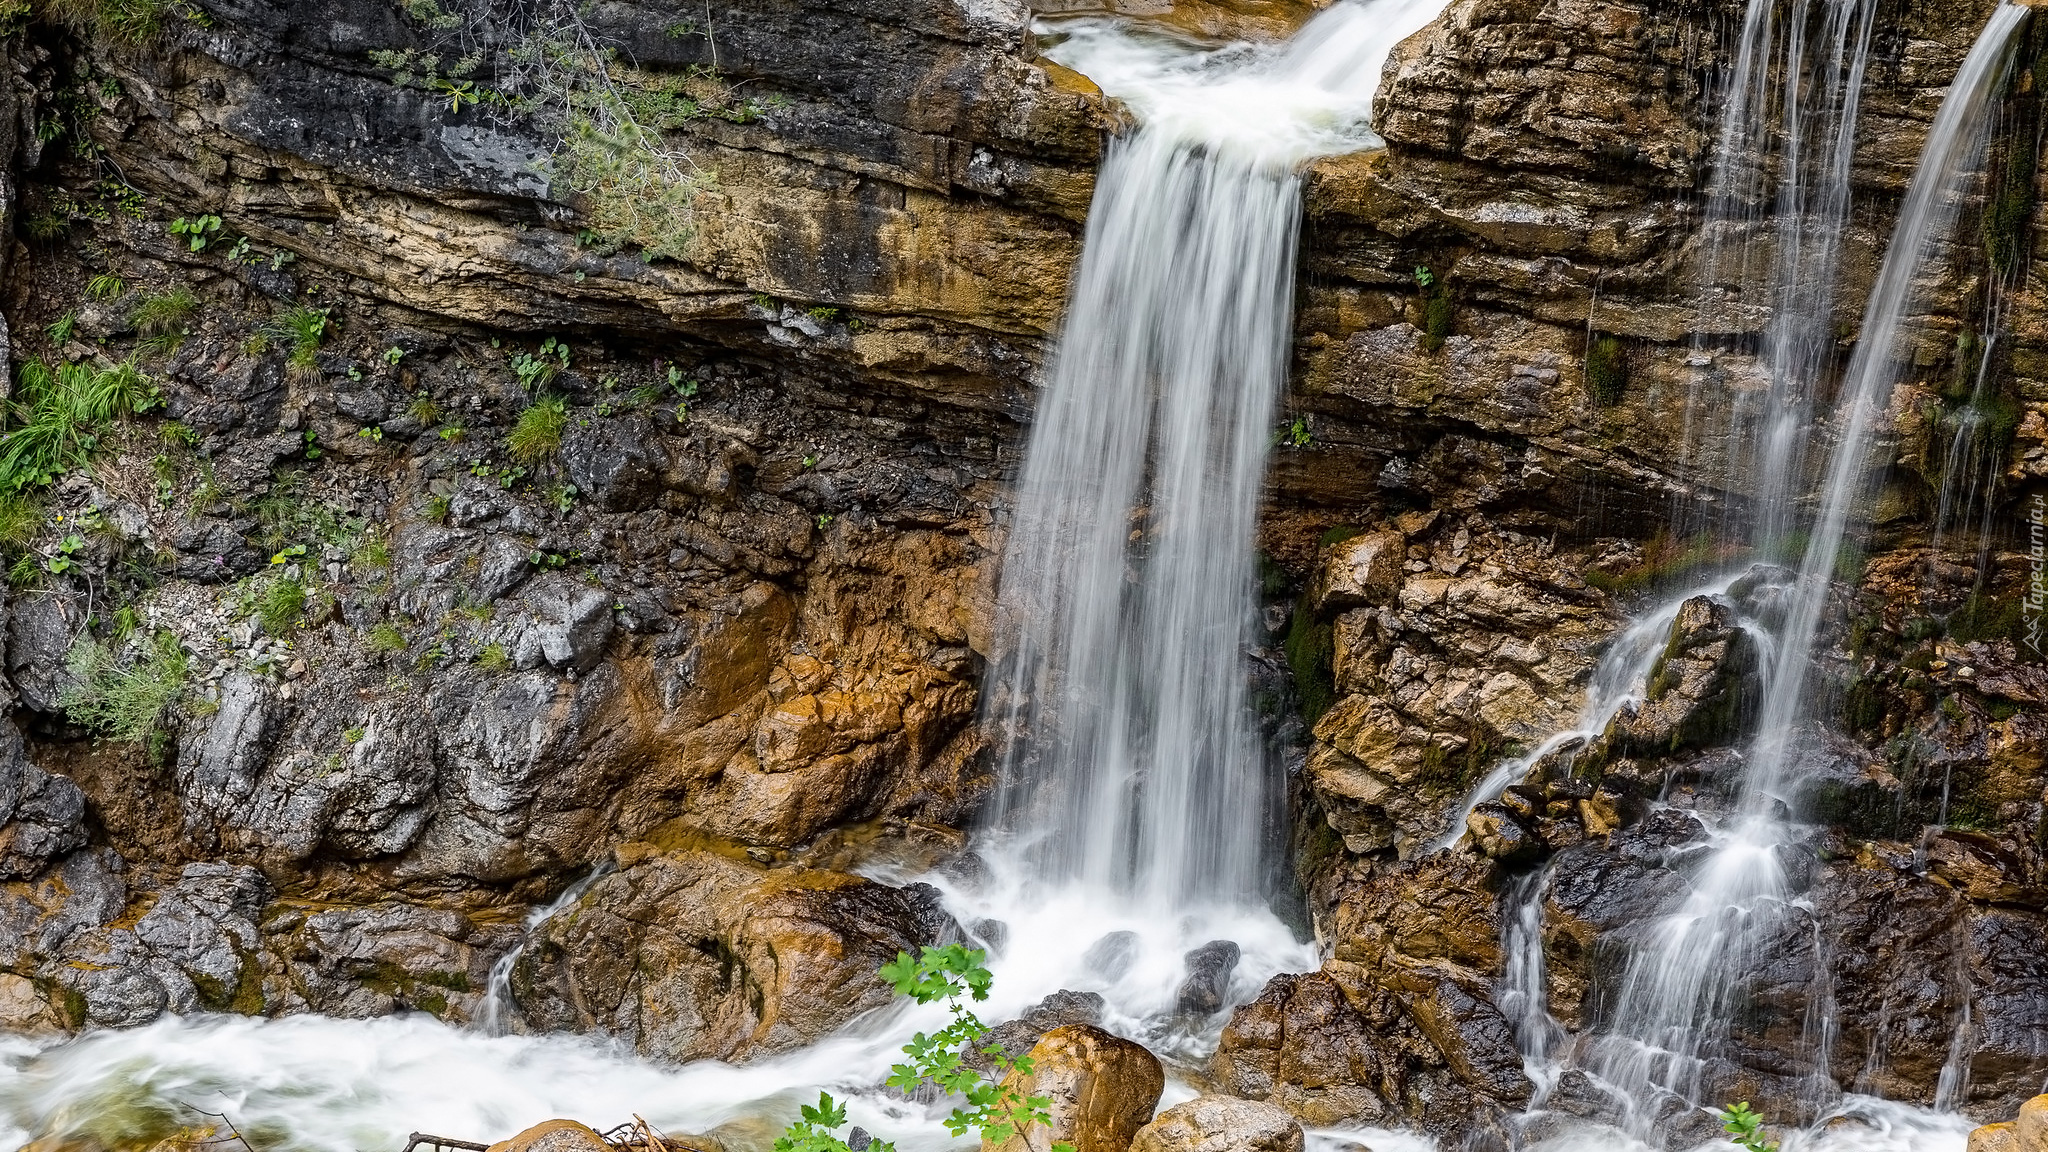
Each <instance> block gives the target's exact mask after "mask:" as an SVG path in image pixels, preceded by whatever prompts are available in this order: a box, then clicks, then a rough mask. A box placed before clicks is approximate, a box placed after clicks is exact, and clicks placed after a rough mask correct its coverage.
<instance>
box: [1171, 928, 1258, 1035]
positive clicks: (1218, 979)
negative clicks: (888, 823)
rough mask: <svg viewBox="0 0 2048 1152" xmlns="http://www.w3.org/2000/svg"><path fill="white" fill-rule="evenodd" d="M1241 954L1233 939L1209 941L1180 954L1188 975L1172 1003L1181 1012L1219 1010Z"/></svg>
mask: <svg viewBox="0 0 2048 1152" xmlns="http://www.w3.org/2000/svg"><path fill="white" fill-rule="evenodd" d="M1241 954H1242V953H1241V952H1240V950H1239V949H1238V946H1237V944H1236V942H1235V941H1231V940H1211V941H1209V942H1208V943H1207V944H1204V945H1202V946H1201V947H1200V948H1196V949H1194V950H1192V951H1190V952H1189V953H1188V954H1187V955H1186V956H1185V957H1183V959H1184V960H1186V961H1187V965H1188V978H1187V979H1186V980H1183V981H1182V982H1181V986H1180V994H1179V996H1178V998H1177V1000H1176V1002H1175V1003H1176V1006H1177V1007H1178V1009H1179V1011H1180V1013H1181V1015H1183V1016H1203V1017H1206V1016H1213V1015H1215V1014H1216V1013H1217V1012H1218V1011H1220V1010H1222V1008H1223V998H1224V995H1225V994H1226V993H1228V992H1229V991H1230V976H1231V973H1233V972H1236V971H1237V961H1238V957H1239V956H1240V955H1241Z"/></svg>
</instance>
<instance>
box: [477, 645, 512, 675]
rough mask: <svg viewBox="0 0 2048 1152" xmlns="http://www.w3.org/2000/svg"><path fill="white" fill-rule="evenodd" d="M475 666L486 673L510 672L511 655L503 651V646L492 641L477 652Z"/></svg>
mask: <svg viewBox="0 0 2048 1152" xmlns="http://www.w3.org/2000/svg"><path fill="white" fill-rule="evenodd" d="M476 666H477V667H479V668H481V669H483V670H484V671H486V672H510V671H511V670H512V654H511V653H510V652H508V651H506V650H505V646H504V645H503V644H501V643H499V642H498V641H496V640H493V641H491V642H490V643H489V644H486V645H484V646H483V648H482V649H481V650H480V651H478V652H477V654H476Z"/></svg>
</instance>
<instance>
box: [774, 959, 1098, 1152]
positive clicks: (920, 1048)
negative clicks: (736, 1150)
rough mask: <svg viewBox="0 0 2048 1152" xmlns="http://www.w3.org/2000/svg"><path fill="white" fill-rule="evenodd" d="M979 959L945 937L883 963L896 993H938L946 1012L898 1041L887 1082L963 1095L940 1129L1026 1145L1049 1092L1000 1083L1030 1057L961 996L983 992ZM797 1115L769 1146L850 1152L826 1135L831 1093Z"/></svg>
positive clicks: (877, 1145) (835, 1117)
mask: <svg viewBox="0 0 2048 1152" xmlns="http://www.w3.org/2000/svg"><path fill="white" fill-rule="evenodd" d="M986 959H987V954H986V953H984V952H982V951H981V950H980V949H971V948H967V947H964V946H962V945H959V944H949V945H947V946H946V947H944V948H932V947H926V948H925V949H924V953H923V955H922V956H920V957H918V958H917V959H912V958H911V956H910V953H908V952H898V953H897V954H896V959H895V960H893V961H891V962H889V963H888V964H885V965H883V966H882V971H881V977H882V979H884V980H886V981H888V982H889V983H890V984H892V985H894V986H895V988H896V992H897V994H898V995H901V996H908V997H910V998H911V999H913V1000H915V1001H917V1002H918V1003H919V1004H931V1003H934V1002H936V1001H939V1000H944V1001H945V1002H946V1006H947V1007H948V1008H949V1009H950V1010H951V1011H952V1016H953V1019H952V1022H951V1023H950V1024H948V1025H947V1026H946V1027H944V1028H941V1029H939V1030H938V1031H937V1032H933V1033H930V1034H926V1033H923V1032H920V1033H918V1034H917V1035H916V1037H914V1038H913V1039H912V1040H911V1041H910V1043H908V1044H905V1045H904V1046H903V1054H904V1055H906V1056H908V1057H910V1059H909V1060H908V1061H907V1062H905V1063H902V1064H897V1065H895V1066H893V1067H892V1068H890V1070H889V1078H888V1080H887V1083H888V1085H889V1087H891V1088H895V1089H897V1090H898V1091H900V1092H902V1093H904V1094H905V1095H906V1096H910V1095H914V1094H915V1093H917V1092H920V1091H923V1090H926V1089H928V1088H931V1087H936V1088H938V1089H940V1090H941V1091H944V1092H948V1093H951V1094H953V1095H956V1096H962V1097H965V1098H966V1100H967V1106H966V1107H965V1108H955V1109H953V1113H952V1115H950V1116H947V1117H946V1119H945V1125H946V1130H947V1131H948V1132H951V1133H952V1134H953V1135H954V1136H956V1137H957V1136H964V1135H966V1134H967V1133H968V1131H969V1130H973V1131H974V1132H976V1133H977V1134H979V1135H980V1137H981V1139H982V1142H983V1145H984V1146H993V1145H999V1144H1002V1143H1004V1142H1006V1141H1008V1140H1009V1139H1011V1138H1012V1137H1013V1136H1017V1135H1019V1134H1024V1135H1025V1141H1026V1144H1027V1145H1028V1144H1029V1143H1030V1137H1029V1135H1028V1134H1029V1132H1030V1130H1031V1128H1032V1127H1034V1126H1048V1125H1050V1124H1051V1123H1052V1098H1051V1097H1048V1096H1024V1095H1022V1094H1021V1093H1019V1092H1018V1091H1017V1090H1016V1088H1014V1087H1012V1086H1010V1085H1008V1084H1006V1083H1005V1082H1004V1081H1005V1080H1006V1079H1007V1078H1008V1077H1009V1075H1010V1074H1011V1073H1013V1072H1014V1073H1016V1074H1018V1075H1019V1076H1028V1075H1030V1074H1031V1070H1032V1068H1033V1066H1034V1061H1033V1060H1032V1059H1031V1057H1029V1056H1017V1057H1012V1056H1010V1055H1009V1053H1008V1052H1007V1051H1005V1050H1004V1048H1003V1047H1002V1045H1000V1044H991V1043H988V1042H987V1041H988V1035H989V1028H988V1026H987V1025H985V1024H983V1023H982V1022H981V1021H980V1020H979V1019H977V1018H976V1017H975V1015H974V1013H973V1012H972V1011H970V1010H968V1008H967V1005H966V1004H964V1003H963V1002H962V1000H961V998H962V997H963V996H971V997H972V998H974V999H975V1000H986V999H988V990H989V986H990V984H991V982H992V977H991V976H990V974H989V970H988V969H987V968H986V967H985V966H984V965H983V961H985V960H986ZM969 1049H972V1050H974V1051H976V1052H979V1053H980V1054H981V1055H982V1056H984V1057H986V1058H987V1060H988V1063H989V1065H990V1070H989V1071H988V1072H987V1073H983V1072H981V1071H980V1070H979V1069H976V1068H974V1067H972V1066H971V1065H969V1064H967V1062H966V1061H965V1059H964V1058H963V1056H962V1053H963V1052H965V1051H967V1050H969ZM801 1116H802V1118H801V1119H799V1120H798V1121H797V1122H796V1123H794V1124H792V1125H790V1126H789V1128H788V1130H787V1131H785V1132H784V1133H783V1135H782V1136H781V1138H779V1139H777V1140H776V1141H775V1152H850V1150H849V1148H848V1145H847V1143H846V1141H845V1140H843V1139H841V1138H840V1137H838V1136H836V1135H834V1134H833V1130H834V1129H836V1128H839V1127H842V1126H843V1125H845V1123H846V1109H845V1107H844V1106H842V1105H839V1104H837V1103H834V1101H833V1099H832V1097H831V1096H829V1095H826V1094H824V1093H820V1094H819V1096H818V1104H817V1106H816V1107H815V1108H814V1107H811V1106H808V1105H806V1106H805V1107H804V1108H803V1109H802V1112H801ZM867 1152H895V1145H893V1144H891V1143H889V1142H888V1141H884V1140H873V1141H872V1142H871V1143H869V1144H868V1145H867ZM1051 1152H1074V1147H1073V1145H1071V1144H1067V1143H1064V1142H1056V1143H1054V1144H1053V1145H1052V1149H1051Z"/></svg>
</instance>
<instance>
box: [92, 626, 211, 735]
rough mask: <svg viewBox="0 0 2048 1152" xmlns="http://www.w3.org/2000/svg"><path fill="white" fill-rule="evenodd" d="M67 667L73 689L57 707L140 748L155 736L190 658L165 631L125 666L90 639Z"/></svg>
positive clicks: (181, 688) (180, 688) (186, 672)
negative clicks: (59, 706)
mask: <svg viewBox="0 0 2048 1152" xmlns="http://www.w3.org/2000/svg"><path fill="white" fill-rule="evenodd" d="M66 663H67V665H68V666H69V668H70V670H71V674H72V676H73V677H74V678H75V679H76V680H77V684H76V685H75V686H74V687H72V688H70V689H68V690H67V691H66V692H65V693H64V695H63V697H62V699H61V701H60V703H62V704H63V706H64V709H65V711H67V712H69V713H70V714H71V718H72V719H74V720H76V721H78V722H79V723H80V724H83V725H85V726H86V727H88V728H91V729H93V730H95V731H97V732H99V733H100V734H101V735H103V736H107V737H109V738H111V739H115V740H127V741H132V742H134V743H138V744H140V743H144V742H146V741H148V740H149V739H150V737H151V736H153V735H154V734H155V733H156V731H157V728H158V726H159V725H160V724H161V723H162V722H163V718H164V713H165V712H166V711H168V710H169V708H170V707H171V705H172V704H173V703H174V702H175V701H176V700H177V698H178V696H179V694H180V693H182V692H183V691H184V689H185V683H186V681H187V680H188V679H189V678H190V675H191V660H190V658H189V657H187V656H186V655H185V650H184V649H183V648H180V647H179V646H178V641H177V637H175V636H173V635H171V634H170V633H168V632H164V633H158V634H157V635H156V636H155V637H154V638H153V639H152V640H151V641H150V642H149V643H148V645H146V646H145V648H144V651H143V652H142V654H141V655H140V656H139V657H137V658H135V659H132V660H129V661H127V662H125V663H124V662H122V661H121V660H120V659H119V658H118V657H116V655H115V654H114V653H113V652H112V651H111V650H110V649H108V648H107V647H106V646H105V645H102V644H100V643H99V642H98V641H96V640H94V639H92V638H91V637H90V636H88V637H86V638H84V639H82V640H80V641H79V642H78V644H77V645H75V646H74V647H73V648H72V650H71V655H70V656H69V657H68V659H67V661H66Z"/></svg>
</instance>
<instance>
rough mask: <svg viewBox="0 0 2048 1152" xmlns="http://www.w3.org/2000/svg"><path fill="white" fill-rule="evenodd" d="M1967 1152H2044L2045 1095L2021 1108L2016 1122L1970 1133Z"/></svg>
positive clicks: (2047, 1133) (2047, 1141) (2047, 1143)
mask: <svg viewBox="0 0 2048 1152" xmlns="http://www.w3.org/2000/svg"><path fill="white" fill-rule="evenodd" d="M1969 1152H2048V1095H2044V1096H2036V1097H2034V1098H2033V1099H2032V1100H2029V1101H2027V1102H2026V1103H2025V1104H2022V1105H2021V1106H2020V1114H2019V1118H2018V1119H2016V1120H2008V1121H2006V1122H2005V1123H2003V1124H1986V1125H1984V1126H1983V1127H1981V1128H1979V1129H1977V1130H1976V1131H1974V1132H1972V1133H1970V1147H1969Z"/></svg>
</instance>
